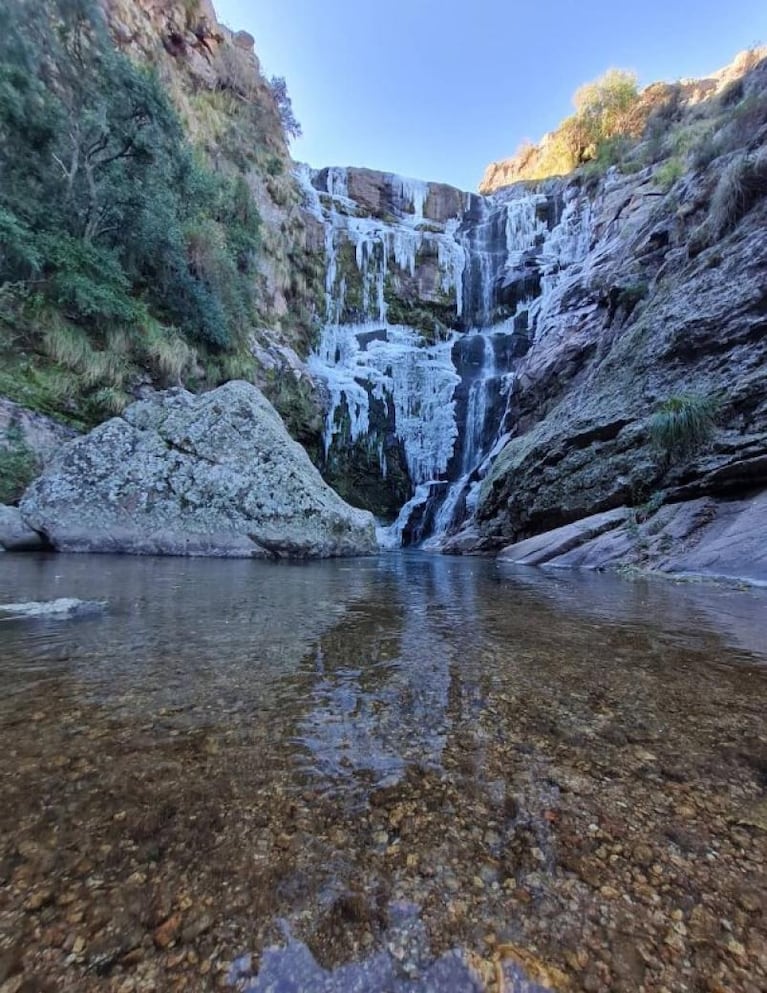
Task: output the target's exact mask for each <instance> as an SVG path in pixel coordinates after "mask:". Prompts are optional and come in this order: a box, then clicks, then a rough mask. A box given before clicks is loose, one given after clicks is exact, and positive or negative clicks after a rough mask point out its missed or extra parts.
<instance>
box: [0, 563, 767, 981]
mask: <svg viewBox="0 0 767 993" xmlns="http://www.w3.org/2000/svg"><path fill="white" fill-rule="evenodd" d="M59 597H79V598H81V599H83V600H106V601H107V603H108V607H107V609H106V611H105V612H104V613H102V614H94V613H91V614H87V615H84V616H82V617H73V618H70V619H66V620H64V619H53V618H48V619H40V620H35V619H31V618H25V619H15V620H11V619H3V620H0V637H1V638H2V640H1V641H0V646H1V647H0V664H1V665H2V685H3V690H4V692H3V694H2V699H0V787H1V788H2V796H3V801H4V802H3V804H2V805H0V843H1V847H0V884H2V888H0V963H5V962H7V961H11V960H10V959H8V958H7V956H6V951H7V950H8V949H10V952H8V954H9V955H10V954H11V953H13V951H14V949H15V950H16V953H15V954H17V960H18V965H19V966H20V968H21V969H22V972H23V975H25V976H26V977H27V978H29V979H30V981H32V977H34V981H35V982H39V983H43V982H47V983H49V984H50V985H51V986H52V988H59V989H77V990H82V991H85V993H88V991H90V990H105V989H109V990H112V989H115V990H117V989H134V988H135V989H140V988H149V987H150V985H152V984H153V985H154V988H155V989H157V990H160V991H162V990H166V989H167V990H171V989H175V988H186V989H195V990H197V989H201V990H203V989H220V988H221V983H222V982H224V981H225V980H227V977H229V979H230V980H231V983H230V985H232V984H233V985H234V986H235V987H238V988H241V989H245V988H250V989H252V990H259V991H260V990H266V989H274V990H286V991H287V990H291V989H306V990H311V989H318V990H319V989H322V990H323V991H332V990H338V991H347V993H349V991H352V990H357V989H360V990H362V989H365V990H371V991H374V990H378V989H380V990H381V991H383V990H384V989H397V990H400V989H401V990H403V991H404V990H406V991H408V993H411V991H413V993H416V991H417V993H422V991H426V990H434V991H443V993H444V991H447V990H456V991H457V993H467V991H469V990H484V989H490V988H496V989H497V988H498V986H497V983H498V977H499V976H500V975H503V976H504V980H503V981H504V982H505V988H506V989H507V990H509V989H519V990H545V989H553V988H558V984H559V983H560V979H561V976H562V974H564V975H565V976H567V977H569V979H570V982H571V983H572V988H574V989H582V988H584V986H585V988H588V989H593V990H605V991H606V990H616V991H621V990H625V991H629V990H631V991H636V990H638V989H640V988H644V989H645V990H648V991H660V990H662V989H664V988H665V989H669V990H679V991H682V990H686V989H689V990H694V989H698V988H701V986H700V984H702V983H703V982H704V981H705V982H709V980H711V979H712V978H715V979H716V981H717V982H718V983H719V985H720V986H721V987H722V988H724V989H728V990H731V991H743V993H748V991H751V990H755V989H759V988H764V984H765V975H766V974H767V973H766V971H765V967H766V966H767V961H766V960H765V958H764V948H765V947H766V945H765V943H766V942H767V933H766V929H765V917H764V914H763V907H764V894H765V892H767V885H765V884H766V883H767V880H765V865H766V864H767V833H766V829H767V810H765V789H766V788H767V742H766V741H765V725H764V699H765V688H766V687H767V667H766V666H765V663H767V627H766V625H765V616H767V614H766V613H765V603H766V601H765V593H764V592H759V591H751V592H749V591H745V592H744V591H736V590H723V589H716V588H709V587H698V586H692V585H691V586H679V585H674V584H671V583H668V582H660V581H658V582H651V581H645V580H637V581H625V580H620V579H617V578H615V577H607V576H583V577H581V576H577V575H550V574H548V573H546V572H544V571H537V570H514V569H511V568H504V567H501V566H499V565H497V564H496V563H494V562H492V561H489V560H478V559H445V558H440V557H430V556H426V555H420V554H417V553H413V554H403V553H397V554H391V555H384V556H381V557H379V558H371V559H364V560H358V561H339V562H324V563H313V564H301V565H277V566H275V565H272V564H270V563H258V562H247V561H232V562H229V561H212V560H208V561H202V560H183V559H140V558H112V557H106V556H105V557H86V556H82V557H79V556H73V557H69V556H63V555H62V556H40V557H37V556H11V555H7V556H3V558H2V560H0V603H5V602H9V601H29V600H48V599H56V598H59ZM3 956H6V957H5V958H4V957H3ZM3 967H4V968H5V965H3ZM300 977H303V979H301V978H300ZM494 977H495V978H494ZM291 983H292V985H291ZM301 983H303V985H301ZM492 983H495V984H496V985H495V987H493V986H492ZM131 984H133V985H131ZM142 984H143V985H142Z"/></svg>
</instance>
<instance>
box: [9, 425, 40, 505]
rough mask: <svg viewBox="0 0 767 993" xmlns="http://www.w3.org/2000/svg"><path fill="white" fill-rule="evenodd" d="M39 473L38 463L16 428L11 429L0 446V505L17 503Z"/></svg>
mask: <svg viewBox="0 0 767 993" xmlns="http://www.w3.org/2000/svg"><path fill="white" fill-rule="evenodd" d="M39 472H40V463H39V461H38V459H37V457H36V455H35V454H34V452H33V451H32V450H31V449H30V448H28V447H27V445H26V444H25V443H24V440H23V439H22V437H21V433H20V431H19V430H18V428H15V429H14V428H11V429H10V430H9V431H8V434H7V435H6V438H5V445H4V446H2V445H0V503H6V504H13V503H17V502H18V501H19V500H20V499H21V496H22V494H23V493H24V490H25V489H26V488H27V486H29V484H30V483H31V482H32V480H33V479H34V478H35V476H37V475H38V473H39Z"/></svg>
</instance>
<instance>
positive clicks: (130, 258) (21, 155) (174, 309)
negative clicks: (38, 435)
mask: <svg viewBox="0 0 767 993" xmlns="http://www.w3.org/2000/svg"><path fill="white" fill-rule="evenodd" d="M203 222H206V223H209V224H210V225H213V226H215V227H216V232H215V238H214V241H215V243H216V246H217V252H218V263H217V266H216V268H215V273H214V272H213V270H212V269H207V270H206V269H205V267H202V266H197V265H195V264H194V259H193V258H192V256H191V245H190V236H191V235H190V232H192V231H195V230H198V229H199V227H200V225H201V224H202V223H203ZM230 230H231V237H230V234H229V231H230ZM258 230H259V217H258V212H257V210H256V208H255V204H254V202H253V200H252V197H251V195H250V191H249V190H248V188H247V187H246V186H245V187H243V186H242V185H237V187H236V195H235V194H234V192H233V190H232V181H230V180H228V179H225V178H224V177H221V176H217V175H215V174H214V173H212V172H211V171H210V170H208V169H207V168H206V167H205V166H204V165H203V164H202V163H201V162H200V161H199V160H198V159H197V158H196V157H195V155H194V153H193V151H192V149H191V148H190V147H189V145H188V144H187V142H186V140H185V137H184V133H183V130H182V127H181V124H180V121H179V119H178V116H177V115H176V113H175V111H174V109H173V107H172V106H171V104H170V101H169V99H168V97H167V95H166V93H165V91H164V89H163V87H162V85H161V84H160V82H159V80H158V78H157V76H156V75H155V74H154V73H153V72H151V71H149V70H147V69H143V68H141V67H138V66H136V65H135V64H134V63H133V62H131V60H130V59H129V58H128V57H127V56H125V55H123V54H122V53H120V52H118V51H116V50H115V49H114V48H113V46H112V44H111V42H110V39H109V37H108V34H107V31H106V27H105V24H104V21H103V17H102V14H101V12H100V9H99V7H98V6H97V5H96V4H95V3H94V2H93V0H44V2H41V0H16V2H15V3H13V4H10V5H3V10H2V11H1V12H0V284H2V283H3V282H6V283H7V282H11V281H15V282H19V283H21V284H22V285H24V284H26V285H27V286H30V287H31V286H33V287H34V292H35V294H36V296H37V297H38V298H42V299H43V301H45V302H47V304H49V305H51V306H53V307H54V308H56V309H57V310H58V311H59V312H60V313H61V314H63V316H64V317H65V318H66V319H67V320H70V321H74V322H76V323H78V324H80V325H81V326H83V327H85V328H86V329H88V331H89V333H90V334H92V335H95V336H98V335H99V333H103V332H104V331H105V329H107V328H109V327H112V326H113V325H114V323H115V322H119V323H120V324H123V325H126V326H127V327H128V328H129V329H130V330H131V331H132V332H135V331H136V330H137V326H138V325H140V324H141V323H142V321H143V320H144V319H145V317H146V314H147V312H150V313H151V314H152V315H153V319H155V320H158V321H159V322H160V323H161V324H164V325H167V326H168V327H169V328H180V329H181V330H182V331H184V333H185V334H186V335H187V336H189V337H190V338H192V339H197V340H198V341H202V342H207V343H209V344H210V345H212V346H214V347H226V346H227V345H229V343H230V342H231V341H232V338H233V335H235V334H236V333H237V332H241V331H242V330H243V329H244V327H245V326H246V325H247V323H248V318H249V312H250V310H251V309H252V308H251V307H250V303H251V300H250V296H251V293H252V279H250V278H247V276H248V274H249V273H251V272H252V270H253V267H254V263H253V260H254V253H255V251H256V249H257V246H258Z"/></svg>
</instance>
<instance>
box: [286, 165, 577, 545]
mask: <svg viewBox="0 0 767 993" xmlns="http://www.w3.org/2000/svg"><path fill="white" fill-rule="evenodd" d="M298 179H299V183H300V185H301V186H302V188H303V190H304V206H305V209H306V210H307V211H308V212H309V213H310V214H311V215H312V216H313V217H314V218H315V219H316V220H317V221H319V222H320V223H321V224H322V226H323V230H324V238H323V244H324V255H325V259H324V262H325V323H324V325H323V328H322V332H321V335H320V341H319V343H318V346H317V348H316V349H315V351H314V353H313V355H312V356H311V358H310V361H309V367H310V370H311V372H312V373H313V374H314V375H315V376H316V377H318V378H320V379H322V380H324V381H325V383H326V384H327V390H328V394H329V401H330V402H329V409H328V414H327V419H326V427H325V438H324V442H325V457H326V460H327V459H329V458H331V457H332V455H333V453H334V452H336V451H337V450H338V448H339V446H341V447H342V448H343V446H349V445H355V444H357V443H359V442H360V441H364V442H365V443H367V444H368V446H369V447H370V448H373V449H375V451H376V452H378V462H379V463H380V465H379V470H380V479H381V484H382V485H385V481H386V479H387V474H388V473H389V471H390V466H389V463H388V462H387V455H386V451H387V450H389V449H390V448H391V442H392V438H391V435H392V432H393V435H394V440H395V441H396V443H397V444H398V445H400V446H401V449H402V450H403V452H404V463H405V465H406V472H407V476H408V479H409V484H410V492H411V497H410V499H409V500H407V501H406V502H405V503H404V505H403V506H402V508H401V510H400V513H399V516H398V518H397V520H396V521H395V523H394V524H393V525H390V526H389V527H388V528H386V529H385V530H382V531H381V540H382V543H384V544H388V545H393V546H397V545H399V544H401V543H406V544H413V543H419V542H421V541H423V540H424V539H426V538H428V537H429V536H440V535H444V534H446V533H448V532H449V531H450V530H451V529H454V528H455V527H456V526H458V525H460V523H461V522H462V521H463V520H464V519H465V517H466V516H467V513H470V512H471V511H472V510H473V507H474V504H475V503H476V498H477V492H478V487H479V480H480V479H481V478H482V476H483V475H484V474H485V472H486V470H487V468H488V466H489V464H490V462H491V460H492V458H493V457H494V456H495V454H497V452H498V451H499V450H500V447H502V443H503V441H504V439H505V438H506V437H507V435H505V434H503V432H504V431H507V430H508V426H506V425H504V414H505V411H506V398H507V394H508V390H509V386H510V384H511V382H512V381H513V377H514V367H515V364H516V362H517V360H518V359H519V357H520V356H521V355H523V354H524V352H525V350H526V349H527V347H529V345H530V343H531V341H533V340H534V339H535V338H536V337H537V336H538V335H540V334H541V333H549V324H550V323H551V322H550V320H549V317H550V314H549V312H550V310H551V309H552V307H551V301H552V300H553V299H554V298H555V297H556V295H557V293H558V292H559V291H560V290H561V288H562V285H563V282H566V280H567V274H566V270H567V269H568V267H570V266H572V265H574V264H575V263H577V262H578V261H580V260H581V259H582V258H583V257H584V255H585V254H586V252H587V251H588V246H589V240H590V236H591V225H590V217H589V215H588V205H587V201H585V199H584V198H581V197H579V196H578V195H577V194H570V195H569V197H568V198H566V199H565V202H564V204H560V203H559V202H557V200H556V198H555V197H553V196H552V195H547V194H544V193H529V192H526V191H518V190H512V191H507V192H505V193H502V194H500V195H496V196H495V197H491V198H485V197H479V196H476V195H474V194H467V193H461V192H460V191H457V190H452V189H451V188H450V187H440V186H434V185H431V184H428V183H423V182H420V181H417V180H410V179H404V178H402V177H399V176H394V175H391V174H381V173H370V172H368V171H365V170H346V169H339V168H333V169H326V170H321V171H313V170H309V169H308V168H307V167H300V168H299V172H298ZM560 208H561V214H560ZM557 215H559V216H557ZM435 315H438V318H439V319H437V316H435ZM411 317H412V318H413V321H412V323H411V321H410V320H409V318H411ZM432 317H433V330H430V329H429V323H430V320H431V318H432ZM403 318H404V320H403ZM416 319H417V320H416ZM387 446H388V447H387Z"/></svg>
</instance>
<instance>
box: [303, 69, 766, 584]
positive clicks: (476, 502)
mask: <svg viewBox="0 0 767 993" xmlns="http://www.w3.org/2000/svg"><path fill="white" fill-rule="evenodd" d="M752 56H753V57H751V56H750V57H749V58H748V59H747V60H746V61H742V60H741V61H739V62H737V63H736V64H734V66H733V67H732V71H731V72H728V73H720V74H717V76H716V78H715V79H713V81H711V80H709V81H706V80H704V81H702V82H701V83H700V84H692V83H690V84H689V85H688V84H687V83H685V84H684V85H683V86H681V87H678V86H666V87H661V88H660V89H661V90H662V91H663V92H659V93H656V92H655V91H653V93H650V94H649V95H648V100H649V99H650V96H652V98H653V101H654V103H653V101H651V103H652V105H653V107H655V104H657V107H659V108H661V109H662V112H663V113H664V114H666V118H664V119H663V120H664V121H665V124H664V128H666V129H667V130H668V132H669V141H668V142H665V143H664V142H661V143H660V146H662V147H660V146H659V145H658V141H657V140H655V139H657V133H656V134H655V139H653V138H652V136H649V137H647V138H646V140H644V141H639V140H638V143H637V145H636V147H635V148H634V149H633V151H632V153H631V155H632V156H633V157H632V158H630V159H627V160H622V161H621V166H620V168H618V167H612V168H610V169H602V168H600V167H595V168H592V169H591V171H590V172H589V171H583V170H582V171H580V172H578V173H576V174H574V175H573V176H572V177H570V178H559V179H549V180H544V181H540V182H537V183H519V184H517V185H516V186H513V187H510V188H507V189H503V190H497V191H496V192H494V193H493V195H492V196H489V197H479V196H475V195H473V194H467V193H460V192H459V191H451V190H450V189H449V188H447V187H438V186H437V185H436V184H433V183H417V182H415V181H413V180H405V179H403V178H402V177H396V176H392V175H389V174H384V173H374V172H371V171H369V170H354V169H346V170H345V169H337V168H336V169H328V170H322V171H321V172H316V173H311V174H308V175H305V177H304V179H305V180H309V182H305V183H304V186H305V193H306V200H307V209H308V211H309V212H310V213H312V214H313V216H314V217H315V218H316V219H317V225H318V231H320V232H324V234H323V236H322V238H320V237H319V236H318V238H317V241H318V243H319V241H321V240H324V246H325V261H326V263H327V264H326V269H325V271H326V279H325V291H326V324H325V327H324V329H323V334H322V336H321V339H320V342H319V345H318V347H317V349H316V352H315V354H314V355H313V356H312V357H311V358H310V363H309V365H310V368H311V370H312V373H313V374H315V375H316V377H317V378H318V379H321V378H324V379H325V381H326V382H327V384H328V392H329V394H330V400H331V402H330V405H329V413H328V417H327V420H326V429H325V439H324V440H325V451H326V458H327V464H328V465H330V466H331V467H332V466H333V465H336V466H341V472H342V475H343V476H344V477H350V478H351V479H352V480H353V479H354V472H355V470H359V469H360V467H362V466H363V465H364V466H365V468H364V475H365V477H366V478H368V479H372V478H373V477H374V475H375V471H376V469H378V477H377V481H378V483H379V485H380V490H381V491H383V490H385V489H386V488H387V487H390V482H389V481H394V480H396V482H397V487H398V488H397V490H396V492H395V491H394V488H393V487H391V497H392V501H393V502H396V501H397V500H398V501H401V499H402V495H403V494H404V493H406V492H407V490H408V488H409V499H408V500H407V503H406V504H405V505H404V506H403V508H402V510H401V511H400V514H399V517H398V520H397V523H396V525H395V527H394V529H393V531H394V532H396V533H395V534H394V539H395V540H394V541H393V544H397V543H398V539H399V538H402V539H404V540H405V541H406V542H408V541H411V542H413V543H417V542H419V541H422V540H423V539H424V538H427V539H428V543H429V547H431V548H432V549H434V550H444V551H450V552H455V553H461V554H466V553H472V552H494V551H498V550H500V549H501V548H504V547H506V546H508V545H510V544H513V543H517V542H520V541H524V540H525V539H529V538H532V537H534V536H536V535H539V534H541V533H543V532H548V531H551V530H553V529H557V528H561V527H565V526H567V525H570V524H573V523H574V522H578V521H581V520H583V519H585V518H591V517H593V516H594V515H598V514H603V513H608V512H611V511H615V510H617V509H620V508H627V509H626V510H624V511H622V512H623V513H628V514H629V515H630V516H631V518H632V520H633V518H634V517H637V518H638V519H639V520H640V522H641V521H642V520H644V518H645V517H649V516H653V515H654V514H655V513H657V512H658V508H660V507H663V505H669V506H672V505H673V506H678V505H682V504H684V503H687V502H691V501H692V502H694V501H698V500H706V501H714V502H715V505H716V508H717V509H716V514H717V515H720V514H721V515H725V514H726V513H728V510H727V507H729V508H730V509H731V508H732V506H733V501H735V502H740V501H747V500H750V499H752V497H753V495H754V494H755V493H758V492H759V491H760V489H762V488H764V487H767V399H766V398H767V304H765V292H766V290H765V273H767V239H765V237H764V231H765V225H766V224H767V115H765V113H764V107H766V106H767V60H765V61H763V62H761V63H759V61H758V53H756V54H754V53H752ZM649 89H650V90H652V88H649ZM656 89H657V88H656ZM656 97H657V99H656ZM760 108H761V109H760ZM656 109H657V108H656ZM656 123H657V122H656ZM656 131H657V128H656ZM677 139H679V142H677ZM653 142H655V144H653ZM680 143H681V144H683V145H684V147H685V148H689V149H690V151H689V152H684V153H681V154H680V153H679V152H678V148H677V146H678V145H680ZM684 143H686V144H684ZM658 147H660V151H658ZM680 147H681V145H680ZM621 170H622V171H621ZM690 397H692V398H693V399H694V400H695V401H696V402H697V401H698V400H699V401H701V403H703V404H704V405H705V404H709V405H710V409H712V410H716V411H717V418H716V430H715V432H714V433H713V436H712V437H711V439H710V442H709V443H707V444H704V445H698V447H694V448H690V449H688V450H685V451H684V452H679V451H676V452H668V451H664V450H663V449H662V447H659V446H658V444H657V442H656V441H654V440H653V437H652V434H651V431H650V428H651V425H652V423H653V418H654V415H655V414H656V413H657V412H659V411H662V410H663V409H664V407H667V406H668V405H669V404H670V405H671V406H672V407H673V405H674V404H675V403H676V404H678V403H679V402H680V400H684V399H685V398H688V399H689V398H690ZM392 412H393V416H392ZM393 442H399V443H400V447H399V449H398V448H397V446H396V445H395V444H393ZM344 454H346V455H347V456H348V457H347V459H346V461H345V462H344V461H343V458H342V456H343V455H344ZM403 455H404V459H403V458H402V456H403ZM395 456H396V457H398V458H399V462H395V461H394V457H395ZM378 467H380V468H378ZM395 469H397V470H398V471H396V472H395ZM403 477H404V481H405V484H406V485H402V480H403ZM345 492H346V493H347V494H348V496H349V499H350V500H352V501H354V502H356V501H357V500H359V498H360V490H359V487H355V486H351V487H349V488H347V489H346V491H345ZM664 513H665V511H664ZM676 514H677V512H675V515H676ZM679 514H681V511H679ZM662 519H663V518H662V517H661V518H660V519H659V520H662ZM675 519H676V520H677V521H678V522H679V521H680V520H681V517H675ZM747 519H748V518H745V519H744V520H747ZM632 527H633V525H632ZM658 527H661V524H658ZM663 528H665V525H663ZM695 530H696V534H697V535H698V537H700V534H701V533H700V530H699V529H698V528H696V529H695ZM612 531H613V529H612V528H611V529H610V532H611V533H612ZM576 532H577V533H578V534H579V537H578V542H577V544H578V545H580V544H581V543H582V541H583V538H582V535H580V532H579V531H578V529H576ZM664 534H665V539H664V540H665V543H666V545H669V543H672V544H673V542H674V541H675V540H677V539H675V538H674V537H673V531H664ZM592 537H597V536H592ZM628 537H629V538H630V537H631V535H630V534H629V535H628ZM610 540H611V541H612V539H610ZM678 540H679V542H680V544H679V547H680V549H681V548H682V547H683V543H682V539H681V538H680V539H678ZM695 540H698V539H697V538H696V539H695ZM603 543H604V544H607V543H608V539H607V537H605V538H604V539H603ZM629 547H633V544H632V542H631V541H628V543H627V548H624V549H623V552H621V553H620V554H619V553H618V550H617V549H613V550H612V552H611V555H612V558H613V559H614V560H615V561H616V562H618V561H619V560H620V561H623V560H622V559H621V555H622V554H623V553H624V552H625V553H626V556H627V558H626V561H628V560H631V558H632V554H633V553H632V554H629V552H628V548H629ZM653 547H654V546H653ZM745 554H746V552H745V546H743V548H742V555H745ZM749 554H750V555H751V556H753V555H755V554H756V550H755V548H754V546H753V545H752V547H751V551H750V552H749ZM600 555H601V552H600ZM574 558H575V556H573V558H572V561H574ZM598 558H599V556H597V555H596V553H595V559H594V561H595V562H596V561H597V559H598ZM635 558H637V559H638V560H642V559H643V556H642V555H641V554H637V556H635ZM651 560H652V561H651ZM661 561H662V557H661V556H660V554H659V550H658V556H656V557H653V556H647V555H645V556H644V564H649V565H651V564H652V562H658V563H660V562H661ZM663 561H665V560H663ZM740 561H741V562H745V560H744V559H743V558H741V560H740ZM664 567H665V566H664ZM712 568H713V567H712ZM744 568H747V567H746V566H745V565H744ZM755 568H756V567H755ZM727 570H730V567H729V566H728V567H727ZM713 571H714V572H717V571H721V570H719V567H716V569H713ZM757 571H758V570H757ZM730 572H731V570H730ZM730 572H728V573H727V574H730ZM738 572H739V574H740V570H738ZM723 574H724V573H723Z"/></svg>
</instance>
